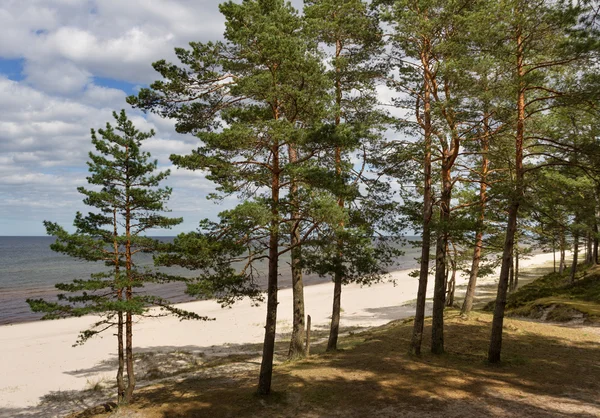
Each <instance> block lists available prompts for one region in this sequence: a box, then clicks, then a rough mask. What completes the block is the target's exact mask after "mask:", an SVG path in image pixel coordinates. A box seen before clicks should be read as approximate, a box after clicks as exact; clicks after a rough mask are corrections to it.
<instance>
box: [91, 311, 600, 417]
mask: <svg viewBox="0 0 600 418" xmlns="http://www.w3.org/2000/svg"><path fill="white" fill-rule="evenodd" d="M490 319H491V318H490V316H489V315H485V314H477V315H475V316H474V317H473V318H471V319H469V320H462V319H460V318H459V317H458V315H457V314H455V313H451V314H450V315H449V317H448V320H447V325H446V347H447V353H446V354H444V355H442V356H434V355H431V354H428V347H427V346H424V347H423V349H424V353H425V354H423V355H422V356H421V357H413V356H410V355H408V354H407V350H408V343H409V338H410V335H411V330H412V324H411V323H410V322H406V321H404V322H395V323H392V324H390V325H387V326H385V327H382V328H379V329H376V330H372V331H369V332H366V333H361V334H355V335H351V336H349V337H347V338H346V339H345V340H344V349H343V350H342V351H340V352H337V353H333V354H329V353H328V354H320V355H316V356H313V357H311V358H309V359H307V360H302V361H298V362H294V363H285V364H282V365H280V366H278V367H276V369H275V374H274V376H273V388H274V389H275V392H274V393H273V394H272V395H271V396H270V397H268V398H261V397H258V396H255V395H254V391H255V386H256V383H257V378H256V376H257V375H256V370H257V367H255V368H254V369H252V370H250V371H248V370H246V371H237V372H236V371H231V372H226V373H224V374H219V375H217V374H215V375H213V376H208V377H206V376H196V377H190V378H187V379H183V380H180V381H171V382H163V383H161V384H160V385H158V386H154V387H148V388H145V389H143V390H140V391H139V392H138V394H137V398H136V401H135V404H134V405H132V406H131V407H130V408H129V409H128V410H129V411H131V412H132V413H136V414H140V415H139V416H144V417H150V418H154V417H155V418H183V417H205V416H210V417H215V418H216V417H253V416H267V417H288V416H289V417H292V416H300V417H325V416H327V417H342V416H343V417H362V416H371V417H412V416H414V417H434V416H435V417H464V416H473V417H475V416H482V417H484V416H485V417H495V416H498V417H525V416H526V417H597V416H600V398H599V397H598V393H599V392H600V380H599V379H598V376H600V349H599V345H598V344H599V341H600V339H599V338H598V335H595V334H593V333H590V334H586V333H585V332H582V330H572V329H565V328H564V327H556V326H551V325H545V324H535V323H530V322H523V321H516V320H507V321H506V332H505V338H504V351H503V363H502V364H501V365H500V366H491V365H489V364H488V363H486V361H485V354H486V352H487V345H488V341H489V325H490V324H489V321H490ZM429 332H430V329H429V328H428V327H426V330H425V333H426V335H428V333H429ZM320 350H321V351H322V348H321V349H320ZM316 351H317V352H318V351H319V350H316ZM79 416H80V417H84V416H86V415H83V414H82V415H79ZM88 416H89V415H88Z"/></svg>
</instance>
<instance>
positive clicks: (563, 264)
mask: <svg viewBox="0 0 600 418" xmlns="http://www.w3.org/2000/svg"><path fill="white" fill-rule="evenodd" d="M566 247H567V244H566V242H565V229H564V228H561V229H560V261H559V264H558V274H563V273H564V271H565V268H566V265H567V263H566V260H565V249H566Z"/></svg>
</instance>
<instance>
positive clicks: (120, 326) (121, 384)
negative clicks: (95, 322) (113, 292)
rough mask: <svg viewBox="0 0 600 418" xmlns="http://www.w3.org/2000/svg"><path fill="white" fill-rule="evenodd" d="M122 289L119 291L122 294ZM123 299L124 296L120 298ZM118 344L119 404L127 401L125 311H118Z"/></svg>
mask: <svg viewBox="0 0 600 418" xmlns="http://www.w3.org/2000/svg"><path fill="white" fill-rule="evenodd" d="M121 293H122V291H119V294H121ZM118 299H119V300H122V296H121V297H119V298H118ZM117 321H118V323H117V346H118V351H117V353H118V364H119V366H118V369H117V404H119V405H121V404H123V403H125V380H124V377H123V373H124V371H125V348H124V346H123V326H124V324H123V312H119V313H117Z"/></svg>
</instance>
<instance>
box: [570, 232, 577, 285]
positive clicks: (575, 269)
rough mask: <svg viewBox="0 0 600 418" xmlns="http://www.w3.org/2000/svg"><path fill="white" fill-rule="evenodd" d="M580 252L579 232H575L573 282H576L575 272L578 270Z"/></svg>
mask: <svg viewBox="0 0 600 418" xmlns="http://www.w3.org/2000/svg"><path fill="white" fill-rule="evenodd" d="M578 254H579V232H575V234H574V237H573V264H571V283H575V273H576V272H577V256H578Z"/></svg>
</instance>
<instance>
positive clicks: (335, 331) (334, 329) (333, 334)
mask: <svg viewBox="0 0 600 418" xmlns="http://www.w3.org/2000/svg"><path fill="white" fill-rule="evenodd" d="M341 54H342V42H341V40H340V39H337V40H336V43H335V64H336V69H335V71H336V79H335V103H336V108H337V110H336V114H335V126H336V127H337V126H339V125H340V124H341V122H342V118H341V109H342V80H341V74H340V73H341V69H340V67H339V65H338V63H339V59H340V57H341ZM335 173H336V175H337V177H338V180H339V181H340V182H342V181H343V177H342V148H341V147H339V146H338V147H336V148H335ZM337 204H338V206H339V207H340V208H342V209H343V208H344V205H345V202H344V199H343V197H339V198H338V201H337ZM339 227H340V228H343V227H344V223H343V222H342V223H340V225H339ZM337 247H338V248H337V255H338V261H337V265H336V269H335V272H334V275H333V304H332V313H331V325H330V327H329V339H328V340H327V351H335V350H337V341H338V336H339V333H340V315H341V309H342V282H343V279H344V278H343V276H342V272H341V264H340V263H341V258H342V256H343V243H342V242H341V241H340V240H338V241H337Z"/></svg>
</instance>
